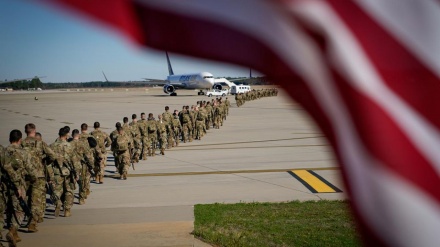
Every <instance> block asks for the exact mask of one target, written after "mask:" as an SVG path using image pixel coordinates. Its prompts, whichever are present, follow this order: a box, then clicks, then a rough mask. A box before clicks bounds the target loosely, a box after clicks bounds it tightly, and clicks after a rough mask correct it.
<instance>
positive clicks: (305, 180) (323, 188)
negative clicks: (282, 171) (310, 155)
mask: <svg viewBox="0 0 440 247" xmlns="http://www.w3.org/2000/svg"><path fill="white" fill-rule="evenodd" d="M312 170H313V169H308V170H292V171H289V174H290V175H292V176H293V177H294V178H296V179H297V180H298V181H299V182H301V183H302V184H303V185H304V186H305V187H307V188H308V189H309V190H310V191H311V192H313V193H336V192H342V191H341V190H340V189H339V188H338V187H336V186H334V185H333V184H331V183H330V182H328V181H327V180H325V179H324V178H323V177H321V176H319V175H318V174H316V173H315V172H313V171H312Z"/></svg>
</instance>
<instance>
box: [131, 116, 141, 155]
mask: <svg viewBox="0 0 440 247" xmlns="http://www.w3.org/2000/svg"><path fill="white" fill-rule="evenodd" d="M130 131H131V134H132V139H133V151H132V154H133V162H135V163H138V162H139V157H140V155H141V152H142V141H141V132H140V131H139V124H138V122H137V116H136V114H133V115H131V123H130Z"/></svg>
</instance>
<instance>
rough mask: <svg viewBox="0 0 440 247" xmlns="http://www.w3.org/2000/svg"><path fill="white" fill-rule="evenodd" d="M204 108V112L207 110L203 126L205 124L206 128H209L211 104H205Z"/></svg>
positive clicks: (210, 123)
mask: <svg viewBox="0 0 440 247" xmlns="http://www.w3.org/2000/svg"><path fill="white" fill-rule="evenodd" d="M208 103H209V102H208ZM205 109H206V112H207V116H206V122H205V126H206V129H207V130H209V128H210V127H211V125H212V115H213V114H212V106H211V104H207V105H206V107H205Z"/></svg>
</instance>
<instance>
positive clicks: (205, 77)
mask: <svg viewBox="0 0 440 247" xmlns="http://www.w3.org/2000/svg"><path fill="white" fill-rule="evenodd" d="M207 78H214V76H212V75H211V76H204V77H203V79H207Z"/></svg>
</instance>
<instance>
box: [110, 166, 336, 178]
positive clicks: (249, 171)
mask: <svg viewBox="0 0 440 247" xmlns="http://www.w3.org/2000/svg"><path fill="white" fill-rule="evenodd" d="M305 169H309V170H339V167H315V168H296V169H263V170H236V171H206V172H169V173H168V172H167V173H142V174H128V175H127V176H128V177H167V176H191V175H217V174H243V173H270V172H290V171H296V170H305ZM106 177H113V178H118V177H119V175H116V174H115V175H106Z"/></svg>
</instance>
